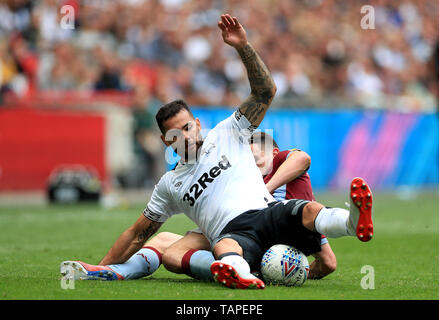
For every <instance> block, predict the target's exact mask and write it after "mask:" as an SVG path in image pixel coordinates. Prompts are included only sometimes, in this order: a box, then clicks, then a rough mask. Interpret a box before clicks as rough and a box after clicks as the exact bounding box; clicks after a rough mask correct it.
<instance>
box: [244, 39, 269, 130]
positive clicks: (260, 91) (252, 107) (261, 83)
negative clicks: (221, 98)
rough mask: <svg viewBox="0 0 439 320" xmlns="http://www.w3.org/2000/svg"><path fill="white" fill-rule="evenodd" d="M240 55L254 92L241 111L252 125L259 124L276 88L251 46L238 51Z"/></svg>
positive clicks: (248, 45)
mask: <svg viewBox="0 0 439 320" xmlns="http://www.w3.org/2000/svg"><path fill="white" fill-rule="evenodd" d="M238 53H239V55H240V57H241V59H242V62H243V63H244V66H245V67H246V69H247V74H248V79H249V82H250V87H251V92H252V94H251V95H250V97H248V98H247V100H246V101H244V102H243V103H242V105H241V106H240V108H239V109H240V110H241V112H242V114H243V115H244V116H245V117H246V118H247V120H249V122H250V123H252V124H255V123H256V124H259V123H260V122H261V121H262V118H263V116H264V114H265V112H266V111H267V108H268V106H269V105H270V103H271V100H272V99H273V97H274V92H275V87H276V86H275V84H274V81H273V79H272V77H271V75H270V72H269V71H268V68H267V67H266V66H265V64H264V62H263V61H262V59H261V58H260V57H259V55H258V54H257V53H256V51H255V50H254V49H253V47H252V46H251V45H250V44H247V45H246V46H244V47H243V48H240V49H238Z"/></svg>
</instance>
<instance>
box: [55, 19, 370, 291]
mask: <svg viewBox="0 0 439 320" xmlns="http://www.w3.org/2000/svg"><path fill="white" fill-rule="evenodd" d="M218 27H219V28H220V29H221V32H222V38H223V41H224V42H225V43H226V44H228V45H230V46H231V47H233V48H234V49H235V50H236V51H237V53H238V54H239V56H240V58H241V60H242V62H243V64H244V66H245V68H246V70H247V75H248V80H249V83H250V88H251V91H250V95H249V96H248V98H247V99H246V100H245V101H243V102H242V103H241V105H240V106H239V108H238V109H237V110H236V111H235V112H234V113H233V114H231V115H230V116H229V117H227V118H226V119H224V120H223V121H221V122H220V123H219V124H218V125H216V126H215V128H213V129H212V130H210V132H209V133H208V134H207V135H206V137H202V136H201V124H200V121H199V119H196V118H195V117H194V116H193V114H192V112H191V110H190V108H189V107H188V105H187V104H186V103H185V102H184V101H183V100H176V101H172V102H169V103H167V104H165V105H164V106H162V107H161V108H160V110H159V111H158V112H157V115H156V121H157V124H158V126H159V128H160V130H161V132H162V135H161V138H162V141H163V143H164V144H165V145H166V146H171V147H172V148H173V149H174V150H175V152H176V153H177V154H178V155H179V156H180V157H181V160H180V162H179V163H178V165H177V166H176V168H175V169H174V170H171V171H168V172H167V173H165V174H164V175H163V177H162V178H161V179H160V181H159V182H158V183H157V185H156V186H155V188H154V190H153V193H152V195H151V198H150V200H149V202H148V203H147V205H146V208H145V210H144V211H143V212H142V214H141V215H140V216H139V218H138V219H137V220H136V221H135V222H134V223H133V225H132V226H130V227H129V228H128V229H127V230H125V231H124V232H123V233H122V234H121V235H120V236H119V238H118V239H117V240H116V242H115V243H114V245H113V246H112V247H111V249H110V250H109V251H108V253H107V254H106V255H105V256H104V258H103V259H102V260H101V262H100V265H114V264H123V263H124V262H126V261H128V260H129V259H131V258H132V257H133V256H137V255H138V254H139V250H141V249H142V247H143V246H144V244H145V242H146V241H147V240H149V238H151V236H152V235H153V234H154V233H156V232H157V231H158V229H159V228H160V227H161V225H162V224H163V223H164V222H165V221H166V220H167V219H168V218H170V217H171V216H173V215H175V214H179V213H182V212H183V213H184V214H185V215H187V216H188V217H189V218H190V219H191V220H192V221H194V222H195V223H196V224H197V226H198V227H199V229H200V231H201V232H202V236H205V238H206V239H207V240H208V242H207V243H206V242H204V243H202V244H201V245H200V247H199V248H200V249H205V250H206V249H211V250H212V252H213V255H214V257H215V259H216V261H214V262H213V263H212V264H211V266H210V271H211V273H212V275H213V277H214V279H215V281H216V282H218V283H220V284H223V285H225V286H227V287H230V288H239V289H246V288H254V289H263V288H264V287H265V283H264V282H263V281H262V280H261V279H259V278H258V277H256V276H255V275H253V274H252V273H251V270H252V269H253V270H255V269H257V268H258V267H259V266H260V263H261V259H262V256H263V254H264V253H265V251H266V250H267V249H268V248H269V247H271V246H272V245H274V244H279V243H283V244H286V245H291V246H294V247H296V248H297V249H298V250H300V251H302V252H303V253H304V254H305V255H309V254H314V253H317V252H319V251H321V235H322V234H324V235H326V236H327V237H328V238H331V237H333V238H337V237H343V236H351V237H353V236H356V237H357V238H358V239H359V240H361V241H363V242H365V241H369V240H370V239H371V238H372V236H373V224H372V193H371V191H370V188H369V186H368V185H367V183H366V182H365V181H364V180H363V179H362V178H354V179H353V180H352V181H351V185H350V199H351V200H352V205H351V206H350V210H349V211H348V210H345V209H341V208H327V207H325V206H324V205H323V204H320V203H318V202H316V201H309V200H303V199H292V200H285V201H280V202H279V201H275V199H274V197H273V196H272V195H271V194H270V192H268V190H267V187H266V186H265V184H264V181H263V179H262V177H261V175H260V172H259V169H258V167H257V166H256V164H255V161H254V158H253V154H252V151H251V148H250V146H249V143H248V139H249V138H250V137H251V135H252V133H253V132H254V130H255V129H256V128H257V127H258V126H259V125H260V123H261V122H262V120H263V118H264V116H265V114H266V112H267V110H268V108H269V106H270V104H271V102H272V100H273V98H274V95H275V93H276V86H275V84H274V81H273V79H272V77H271V75H270V73H269V71H268V69H267V67H266V66H265V64H264V63H263V61H262V59H261V58H260V57H259V55H258V54H257V53H256V51H255V50H254V48H253V47H252V46H251V44H250V43H249V42H248V41H247V36H246V31H245V30H244V28H243V27H242V25H241V24H240V23H239V21H238V19H237V18H236V17H231V16H230V15H228V14H224V15H222V16H221V20H220V21H219V22H218ZM192 234H194V233H192ZM179 241H180V240H179ZM142 254H143V253H142ZM139 256H140V257H142V255H139ZM143 256H145V254H143ZM158 262H160V261H158ZM63 266H64V267H65V268H73V269H75V268H76V267H78V265H77V264H75V263H72V262H71V261H67V262H64V263H62V266H61V268H63Z"/></svg>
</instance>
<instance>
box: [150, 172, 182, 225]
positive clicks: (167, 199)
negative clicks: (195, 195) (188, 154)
mask: <svg viewBox="0 0 439 320" xmlns="http://www.w3.org/2000/svg"><path fill="white" fill-rule="evenodd" d="M176 213H177V212H176V210H175V209H174V206H173V201H172V197H171V195H170V193H169V192H168V188H167V183H166V176H163V177H162V178H161V179H160V181H159V183H158V184H157V185H156V186H155V188H154V191H153V192H152V195H151V199H150V200H149V202H148V204H147V205H146V208H145V210H143V215H144V216H145V217H147V218H148V219H150V220H152V221H156V222H165V221H166V220H167V219H168V218H169V217H171V216H172V215H174V214H176Z"/></svg>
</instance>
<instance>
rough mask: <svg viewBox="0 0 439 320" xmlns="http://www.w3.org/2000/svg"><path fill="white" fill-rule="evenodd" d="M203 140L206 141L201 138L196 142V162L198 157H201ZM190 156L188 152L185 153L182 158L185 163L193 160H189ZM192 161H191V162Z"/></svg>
mask: <svg viewBox="0 0 439 320" xmlns="http://www.w3.org/2000/svg"><path fill="white" fill-rule="evenodd" d="M203 142H204V140H203V139H200V140H198V141H197V142H196V143H195V144H196V145H197V147H196V148H197V151H196V154H195V162H197V161H198V159H199V158H200V152H201V147H202V145H203ZM188 157H189V155H188V154H187V152H186V153H185V156H184V158H183V159H182V160H183V161H184V162H185V163H191V162H192V161H193V160H192V159H191V160H189V159H188ZM189 161H190V162H189Z"/></svg>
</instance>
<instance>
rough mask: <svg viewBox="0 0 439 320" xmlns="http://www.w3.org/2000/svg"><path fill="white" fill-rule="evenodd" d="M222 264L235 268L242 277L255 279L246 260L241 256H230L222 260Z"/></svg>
mask: <svg viewBox="0 0 439 320" xmlns="http://www.w3.org/2000/svg"><path fill="white" fill-rule="evenodd" d="M221 262H224V263H227V264H229V265H231V266H232V267H233V268H235V270H236V272H238V274H239V276H240V277H243V278H248V277H249V276H251V277H253V275H252V274H251V273H250V266H249V264H248V263H247V261H245V259H244V258H243V257H241V256H239V255H235V254H234V255H228V256H225V257H224V258H222V259H221Z"/></svg>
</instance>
